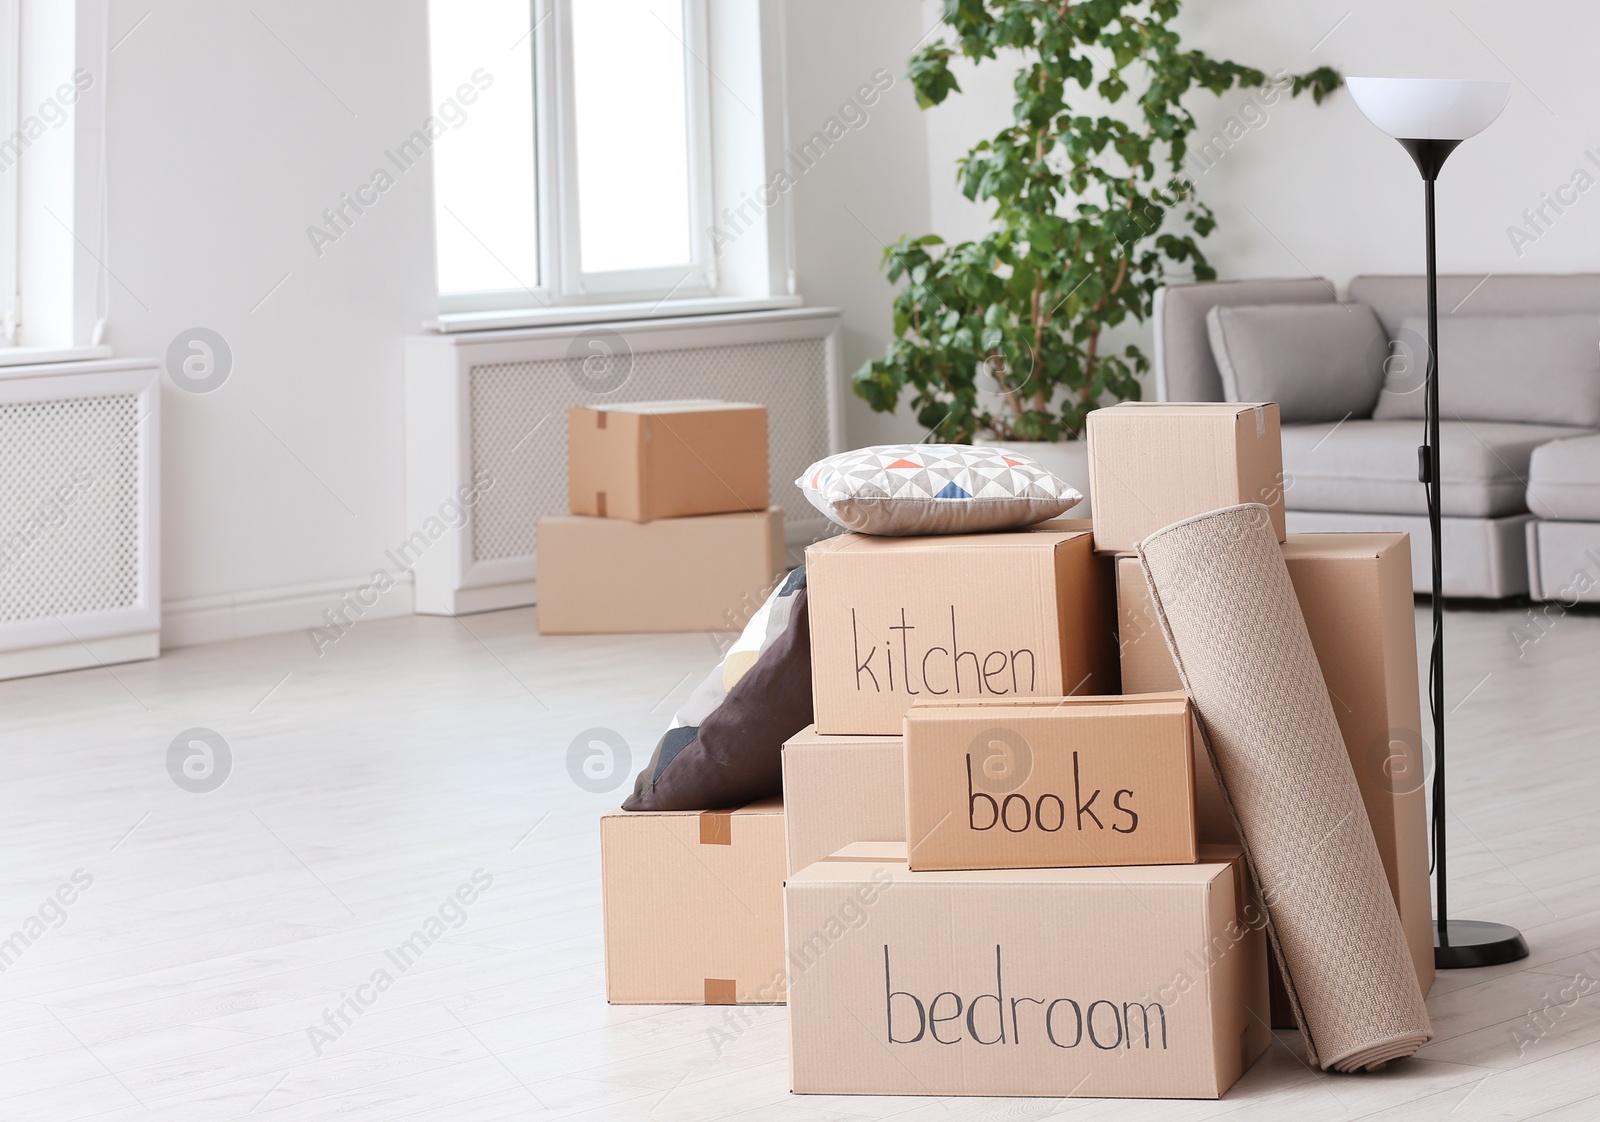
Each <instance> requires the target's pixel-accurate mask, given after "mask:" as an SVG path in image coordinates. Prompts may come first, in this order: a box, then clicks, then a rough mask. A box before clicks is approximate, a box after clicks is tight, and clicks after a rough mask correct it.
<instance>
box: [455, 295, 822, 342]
mask: <svg viewBox="0 0 1600 1122" xmlns="http://www.w3.org/2000/svg"><path fill="white" fill-rule="evenodd" d="M803 303H804V301H803V300H801V298H800V297H798V296H761V297H750V296H706V297H697V298H692V299H688V300H658V301H655V302H653V303H651V302H647V301H639V302H638V303H633V304H576V305H568V306H565V307H555V308H518V309H511V310H506V311H493V312H451V313H449V314H446V315H441V316H440V317H439V318H438V319H436V320H433V321H431V322H429V323H427V324H425V325H424V326H425V327H426V328H427V329H428V330H429V331H435V332H438V333H439V334H441V335H454V334H457V333H459V332H465V331H498V330H502V329H504V328H509V327H560V326H562V325H566V324H581V323H614V322H617V321H620V320H628V321H637V320H643V319H668V318H673V317H678V316H709V315H725V314H729V313H732V312H769V311H776V310H778V309H781V308H798V307H801V306H802V305H803Z"/></svg>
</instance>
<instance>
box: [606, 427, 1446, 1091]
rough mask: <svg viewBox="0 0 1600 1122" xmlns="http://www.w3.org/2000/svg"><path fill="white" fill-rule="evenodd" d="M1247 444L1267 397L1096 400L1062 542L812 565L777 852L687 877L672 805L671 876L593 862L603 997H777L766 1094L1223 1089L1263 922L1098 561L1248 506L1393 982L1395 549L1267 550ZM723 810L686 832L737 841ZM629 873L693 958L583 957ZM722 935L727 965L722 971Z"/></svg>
mask: <svg viewBox="0 0 1600 1122" xmlns="http://www.w3.org/2000/svg"><path fill="white" fill-rule="evenodd" d="M1277 424H1278V418H1277V409H1276V407H1275V406H1272V405H1261V406H1254V405H1217V404H1204V405H1195V406H1183V405H1148V406H1143V405H1141V406H1132V405H1130V406H1117V407H1114V408H1112V409H1107V410H1101V411H1098V412H1096V413H1094V414H1092V415H1091V419H1090V430H1089V431H1090V441H1091V443H1090V464H1091V468H1090V470H1091V480H1092V482H1091V491H1092V507H1093V510H1094V517H1095V522H1094V525H1093V527H1092V528H1091V527H1089V526H1087V525H1084V524H1076V523H1065V522H1056V523H1045V524H1042V525H1040V526H1036V527H1032V528H1030V529H1027V530H1022V531H1017V532H1014V533H1003V534H996V533H986V534H976V535H966V536H949V537H930V538H896V539H889V538H872V537H866V536H863V535H858V534H846V535H842V536H840V537H837V538H833V539H829V540H827V541H825V542H821V543H818V544H817V545H814V546H812V547H811V548H810V549H809V550H808V552H807V567H808V596H809V609H810V618H811V636H812V663H813V678H812V687H813V698H814V708H815V713H816V724H815V725H814V726H813V727H811V728H809V729H806V730H805V731H803V732H801V733H800V734H798V735H797V736H795V737H793V738H791V739H790V740H789V742H788V743H787V744H786V745H785V746H784V753H783V757H784V758H783V773H784V814H783V820H782V823H781V827H782V831H783V833H784V835H785V842H786V844H785V847H784V850H785V852H784V854H783V857H782V862H781V864H780V862H779V860H778V858H777V857H776V856H775V855H773V854H771V853H768V852H767V851H766V850H761V854H762V855H761V856H759V857H756V856H755V854H756V852H757V849H758V848H759V847H757V846H753V845H752V846H750V847H748V848H747V850H746V852H747V853H748V854H751V855H752V856H751V857H750V858H749V860H748V861H747V862H746V863H745V864H743V865H737V864H730V863H729V862H728V861H727V860H724V861H723V863H722V864H717V863H715V862H714V861H711V860H707V859H705V857H704V855H703V853H702V852H700V851H703V850H704V849H705V844H704V842H703V838H704V834H703V833H702V834H701V835H700V836H701V838H702V841H701V844H700V845H699V849H698V850H696V847H695V846H691V845H689V844H688V841H689V840H691V839H690V838H689V835H690V834H693V833H694V829H695V828H698V822H696V823H695V826H693V827H691V826H690V825H689V824H688V820H689V819H695V818H696V816H687V818H686V819H685V822H684V823H683V824H681V825H678V826H676V827H674V829H675V830H676V831H677V833H680V834H683V835H684V837H682V838H679V839H678V841H677V843H676V848H677V850H678V851H679V853H680V857H681V855H682V854H684V853H689V854H690V856H689V858H687V859H681V860H680V859H678V858H675V859H674V860H677V861H678V865H677V866H674V867H673V868H671V869H668V868H665V867H663V868H661V869H656V868H654V867H653V866H652V867H650V868H649V869H648V870H647V871H645V872H640V871H639V870H637V869H635V868H634V866H633V864H632V863H630V862H629V860H628V859H627V857H626V856H625V855H623V856H616V857H614V852H615V853H620V850H618V851H613V850H611V849H608V851H607V856H606V875H607V885H606V900H607V938H608V984H609V988H610V990H611V992H612V1000H630V998H629V997H628V996H627V994H628V992H635V993H637V992H645V991H649V992H664V991H665V990H666V989H673V992H675V993H678V994H679V995H680V996H677V997H675V998H673V999H672V1000H680V1001H699V1000H705V1001H712V1000H729V1001H759V1000H767V1001H771V1000H782V999H783V998H784V997H786V998H787V1001H788V1004H789V1018H790V1023H791V1043H792V1053H791V1077H792V1087H793V1089H794V1090H795V1091H796V1092H800V1093H826V1094H857V1093H858V1094H911V1095H957V1094H983V1095H1027V1096H1052V1097H1054V1096H1138V1097H1200V1098H1215V1097H1218V1096H1220V1095H1222V1094H1223V1093H1225V1092H1226V1091H1227V1089H1228V1087H1229V1086H1230V1085H1231V1084H1232V1083H1233V1082H1234V1081H1235V1080H1237V1079H1238V1078H1239V1076H1240V1075H1241V1073H1242V1072H1243V1071H1244V1070H1246V1069H1247V1068H1248V1067H1249V1066H1250V1064H1251V1063H1252V1062H1253V1061H1254V1060H1255V1059H1256V1058H1257V1057H1258V1056H1259V1055H1260V1054H1261V1053H1262V1051H1264V1050H1265V1048H1266V1046H1267V1044H1268V1042H1269V1039H1270V1035H1269V1032H1268V1029H1267V1024H1268V1022H1269V1019H1270V1016H1269V1005H1270V1002H1269V996H1268V992H1269V991H1268V978H1269V965H1268V955H1267V953H1266V941H1265V933H1264V919H1265V916H1264V913H1263V911H1262V910H1261V908H1260V905H1259V903H1258V902H1257V901H1256V899H1255V894H1254V890H1253V888H1252V887H1251V884H1250V879H1249V875H1248V872H1247V870H1246V868H1245V864H1244V861H1243V857H1242V852H1241V849H1240V847H1239V845H1238V838H1237V836H1236V835H1235V834H1234V832H1233V829H1232V823H1231V819H1230V818H1229V816H1228V814H1227V810H1226V807H1225V804H1224V803H1223V801H1222V795H1221V791H1220V788H1219V787H1218V786H1217V783H1216V780H1215V777H1214V772H1213V770H1212V767H1211V765H1210V761H1209V759H1207V758H1206V756H1205V753H1204V750H1203V746H1202V744H1201V741H1200V739H1199V736H1198V733H1197V725H1196V722H1195V719H1194V714H1193V712H1192V709H1191V707H1190V705H1189V703H1188V700H1187V698H1186V697H1185V695H1184V694H1183V693H1182V691H1181V684H1180V683H1179V682H1178V681H1177V675H1176V670H1175V667H1174V666H1173V665H1172V662H1171V659H1170V656H1168V655H1167V652H1166V648H1165V643H1164V640H1163V639H1162V636H1161V634H1160V631H1159V628H1157V627H1156V625H1155V621H1154V618H1153V616H1151V614H1150V611H1149V602H1148V593H1147V590H1145V589H1144V586H1143V578H1142V574H1141V573H1140V570H1139V567H1138V563H1137V560H1136V559H1135V558H1132V557H1131V556H1129V555H1128V553H1129V551H1130V550H1131V549H1132V546H1133V544H1134V543H1135V542H1137V541H1138V540H1140V539H1141V538H1143V537H1144V536H1145V535H1147V534H1149V533H1150V532H1152V531H1154V530H1156V529H1159V528H1160V527H1162V526H1164V525H1167V524H1169V523H1171V522H1173V521H1176V520H1178V519H1181V518H1185V517H1190V516H1193V515H1197V514H1202V513H1205V512H1206V511H1209V510H1212V509H1215V508H1217V507H1220V506H1226V505H1232V504H1234V503H1238V502H1248V501H1260V502H1263V503H1265V504H1266V505H1267V506H1268V508H1269V510H1270V511H1272V513H1273V518H1274V521H1275V524H1277V525H1278V526H1279V527H1280V533H1279V537H1280V540H1283V541H1284V552H1285V558H1286V560H1287V561H1288V564H1289V568H1290V573H1291V576H1292V577H1293V579H1294V582H1295V586H1296V590H1297V592H1298V593H1299V594H1300V598H1301V601H1302V605H1303V607H1304V608H1305V615H1306V618H1307V622H1308V625H1309V626H1310V628H1311V632H1312V638H1313V642H1314V644H1315V646H1316V650H1317V654H1318V657H1319V659H1320V660H1321V662H1322V664H1323V669H1324V672H1325V674H1326V675H1327V678H1328V683H1329V687H1330V692H1332V693H1333V694H1334V696H1335V702H1336V705H1335V707H1336V709H1338V711H1339V716H1340V722H1341V727H1342V729H1343V731H1344V734H1345V739H1346V741H1347V744H1348V745H1349V748H1350V751H1351V753H1352V756H1353V757H1354V756H1356V755H1360V756H1361V761H1360V763H1358V766H1357V768H1356V771H1357V774H1358V776H1360V777H1361V778H1362V790H1363V795H1364V797H1365V799H1366V803H1367V807H1368V810H1369V814H1370V816H1371V818H1372V821H1373V824H1374V829H1375V832H1376V833H1377V834H1378V835H1379V837H1378V842H1379V848H1380V851H1381V852H1382V853H1383V856H1384V861H1385V867H1386V870H1387V871H1388V872H1389V878H1390V883H1391V887H1392V888H1393V889H1394V892H1395V896H1396V900H1397V902H1398V903H1399V904H1400V908H1401V914H1402V916H1403V917H1404V920H1405V925H1406V928H1407V932H1408V936H1410V937H1411V938H1412V941H1413V942H1414V943H1418V945H1417V946H1414V947H1413V951H1414V953H1415V954H1416V955H1417V966H1418V972H1419V976H1423V978H1422V980H1423V984H1424V989H1426V986H1427V984H1428V982H1429V981H1430V980H1431V963H1432V958H1431V953H1424V951H1431V940H1430V941H1429V942H1428V944H1427V946H1426V947H1424V946H1422V945H1421V944H1420V943H1419V942H1418V938H1417V936H1416V933H1415V931H1414V928H1416V927H1417V926H1418V924H1421V925H1422V926H1423V930H1426V924H1427V901H1426V885H1427V874H1426V837H1425V830H1424V828H1423V822H1422V818H1421V783H1420V778H1421V771H1420V757H1419V755H1418V752H1417V751H1416V746H1419V745H1420V741H1419V740H1418V739H1417V738H1416V733H1415V730H1416V728H1417V726H1418V724H1419V722H1418V720H1417V713H1416V708H1417V689H1416V657H1415V645H1414V638H1413V637H1412V636H1413V629H1412V613H1411V601H1410V598H1409V593H1408V589H1409V583H1408V580H1409V559H1408V555H1407V542H1406V539H1405V537H1404V535H1304V536H1288V535H1285V534H1284V533H1282V531H1281V526H1282V505H1283V495H1282V489H1283V485H1284V481H1283V476H1282V471H1281V456H1280V453H1279V444H1278V437H1277V431H1278V430H1277ZM1368 757H1371V759H1369V758H1368ZM1379 757H1381V759H1380V758H1379ZM1374 762H1375V763H1376V766H1371V765H1373V764H1374ZM751 813H756V810H755V809H754V808H750V809H748V810H747V811H744V812H737V813H735V814H733V815H731V816H727V815H724V816H720V817H725V818H730V820H731V823H732V828H733V832H734V835H735V836H737V835H738V832H739V828H740V823H741V818H742V817H743V816H745V815H747V814H751ZM635 817H637V816H635ZM667 817H671V816H667ZM701 817H704V816H701ZM606 823H607V827H606V828H607V829H608V830H610V831H613V832H614V833H615V834H616V836H620V832H621V831H623V830H626V829H628V828H630V826H631V828H632V829H634V830H636V831H641V832H642V831H644V830H645V829H646V828H647V827H644V826H641V825H638V824H637V823H630V822H629V821H623V822H618V823H615V824H613V818H612V817H608V818H607V819H606ZM716 829H720V826H719V827H716ZM713 832H715V830H713ZM750 836H752V837H753V836H754V834H753V833H752V834H751V835H750ZM738 844H739V843H738V842H737V841H735V843H734V849H735V850H737V847H738ZM718 856H719V857H722V858H725V859H727V858H732V859H733V861H735V862H737V857H736V856H735V854H734V852H733V851H729V852H725V853H722V854H719V855H718ZM697 857H698V858H699V859H696V858H697ZM1419 860H1420V864H1419ZM669 864H670V862H669ZM680 866H681V867H680ZM623 868H626V869H627V870H628V871H627V872H624V871H623ZM640 877H645V878H648V879H651V880H652V881H653V882H654V883H656V884H658V885H660V884H661V882H662V881H663V880H668V881H670V882H671V884H672V888H670V889H668V891H670V892H675V893H677V895H678V897H679V898H681V900H682V901H689V902H692V903H685V904H684V906H685V907H692V908H694V909H698V910H699V914H700V915H701V916H702V920H701V922H700V924H699V926H698V930H700V931H701V932H703V934H702V935H700V936H699V943H698V944H697V946H698V947H699V948H701V949H705V948H710V950H711V951H712V952H714V953H712V954H711V956H710V957H709V958H707V957H705V956H701V957H694V955H693V954H682V953H680V954H676V955H674V954H670V953H667V952H666V951H663V952H662V954H661V957H660V959H659V960H658V961H656V962H654V964H653V965H650V966H649V968H648V970H647V971H646V972H647V973H649V972H651V971H653V972H654V974H655V975H656V978H655V980H648V979H647V980H645V981H641V982H631V981H629V980H628V979H627V978H625V977H624V976H623V974H622V973H621V971H620V964H616V969H614V968H613V967H614V960H613V955H612V948H611V946H610V942H611V939H612V914H613V899H614V896H615V895H618V894H622V893H625V892H626V891H628V886H629V885H630V884H632V883H633V882H635V881H637V880H638V879H639V878H640ZM630 878H631V879H630ZM741 878H748V879H747V880H746V879H741ZM746 883H748V884H749V886H750V898H749V899H746V900H742V901H733V900H731V898H729V899H724V898H723V897H728V896H729V892H730V891H733V894H734V895H738V892H737V891H735V890H736V889H737V888H738V886H739V885H742V884H746ZM718 893H720V894H721V895H720V896H719V895H718ZM763 893H764V895H763ZM780 895H781V900H782V912H783V916H784V919H783V926H782V927H781V928H780V925H779V924H778V923H777V922H776V921H775V920H774V919H773V918H772V908H771V902H772V901H773V900H775V899H778V898H779V896H780ZM756 896H760V897H761V899H762V901H764V902H765V903H762V904H760V905H758V904H757V903H755V902H754V900H755V897H756ZM713 897H716V898H715V899H713ZM674 906H676V904H675V905H674ZM736 907H737V908H739V909H741V911H740V912H736V911H735V910H734V909H735V908H736ZM664 914H665V911H663V915H664ZM1418 917H1420V919H1419V918H1418ZM735 918H739V919H740V922H741V923H743V925H744V926H743V927H741V928H739V933H738V935H737V938H738V939H739V940H741V941H742V942H741V945H745V946H749V947H759V948H762V950H761V951H760V954H759V956H758V957H759V958H760V961H759V962H757V961H751V962H749V963H748V965H746V964H739V965H724V964H726V963H731V962H733V961H734V957H733V951H732V944H731V942H730V940H731V939H733V938H735V936H734V935H732V934H731V932H732V930H733V928H734V927H735V926H737V925H736V924H734V923H733V920H734V919H735ZM672 922H674V923H676V922H677V921H672ZM682 926H683V924H681V923H678V924H677V928H676V929H681V928H682ZM780 931H781V934H782V941H781V943H780V942H779V941H778V939H777V935H778V934H779V932H780ZM620 941H621V940H619V942H620ZM636 957H637V956H636ZM686 963H689V964H688V965H687V969H686V970H680V971H679V972H680V973H681V974H682V975H683V976H682V978H679V979H676V980H675V981H674V983H673V986H670V987H669V986H666V985H665V984H664V983H663V981H662V979H663V978H665V976H666V974H667V973H669V967H671V968H677V967H680V966H684V965H685V964H686ZM773 978H777V979H781V986H780V985H777V984H775V983H772V982H771V981H770V979H773ZM746 979H748V981H747V980H746ZM763 983H766V984H763ZM674 987H675V988H674Z"/></svg>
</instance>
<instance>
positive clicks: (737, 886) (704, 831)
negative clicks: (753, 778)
mask: <svg viewBox="0 0 1600 1122" xmlns="http://www.w3.org/2000/svg"><path fill="white" fill-rule="evenodd" d="M783 817H784V816H783V803H782V802H781V801H780V800H777V799H770V800H768V801H766V802H759V803H751V804H750V805H749V806H745V807H741V808H739V809H738V810H732V811H706V812H704V813H697V812H695V811H641V812H636V813H629V812H627V811H617V812H615V813H613V814H607V815H605V816H604V817H603V818H601V819H600V879H601V890H602V895H603V896H604V899H605V940H606V1000H607V1001H609V1002H611V1003H612V1004H613V1005H636V1004H644V1005H658V1004H661V1005H669V1004H681V1005H748V1004H771V1003H781V1002H782V1001H783V1000H784V989H785V977H786V975H785V971H784V946H783V877H784V865H783V847H784V843H783Z"/></svg>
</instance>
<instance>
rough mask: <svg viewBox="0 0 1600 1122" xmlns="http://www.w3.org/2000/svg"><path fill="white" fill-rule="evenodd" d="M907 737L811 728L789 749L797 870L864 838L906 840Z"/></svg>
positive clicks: (789, 816) (786, 781) (786, 772)
mask: <svg viewBox="0 0 1600 1122" xmlns="http://www.w3.org/2000/svg"><path fill="white" fill-rule="evenodd" d="M904 743H905V742H904V740H903V738H901V737H899V736H823V735H822V734H820V733H818V732H817V726H816V725H809V726H807V727H806V728H805V729H803V730H802V731H800V732H797V733H795V734H794V735H793V736H791V737H790V738H789V739H788V741H787V742H786V743H785V744H784V746H783V798H784V804H785V806H786V807H787V813H786V814H785V815H784V821H785V823H786V825H787V828H788V831H789V872H791V873H798V872H799V871H800V870H801V869H803V868H805V867H806V866H807V865H809V864H811V863H812V862H814V861H821V860H822V859H823V858H824V857H827V856H829V855H830V854H832V853H835V852H837V851H838V850H840V849H842V848H844V847H845V846H847V845H849V844H850V843H851V842H857V841H899V842H903V841H905V840H906V796H905V784H906V769H905V747H904Z"/></svg>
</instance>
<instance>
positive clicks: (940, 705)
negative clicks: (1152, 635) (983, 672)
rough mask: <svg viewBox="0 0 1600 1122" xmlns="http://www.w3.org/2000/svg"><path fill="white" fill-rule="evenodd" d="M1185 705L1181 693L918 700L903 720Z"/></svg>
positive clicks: (1175, 710)
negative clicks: (955, 712)
mask: <svg viewBox="0 0 1600 1122" xmlns="http://www.w3.org/2000/svg"><path fill="white" fill-rule="evenodd" d="M1188 704H1189V695H1188V694H1187V693H1185V692H1184V691H1182V690H1168V691H1164V692H1161V693H1120V694H1074V695H1072V696H1071V697H962V698H918V699H917V700H916V702H915V703H914V704H913V705H912V707H911V708H910V709H909V710H907V712H906V716H907V717H908V718H909V717H912V716H915V715H916V714H917V713H919V712H921V713H924V714H925V715H927V716H932V715H933V713H934V711H937V710H947V709H974V708H981V709H1016V710H1022V711H1024V712H1023V713H1022V714H1020V715H1023V716H1025V715H1027V714H1026V711H1027V710H1030V709H1036V710H1038V711H1039V712H1040V713H1052V712H1054V711H1055V710H1057V709H1060V708H1062V707H1063V706H1065V707H1068V708H1071V709H1073V710H1079V709H1084V710H1089V711H1094V710H1097V709H1115V710H1118V711H1123V712H1126V711H1135V712H1148V713H1178V712H1182V711H1183V710H1184V709H1185V708H1187V707H1188Z"/></svg>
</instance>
